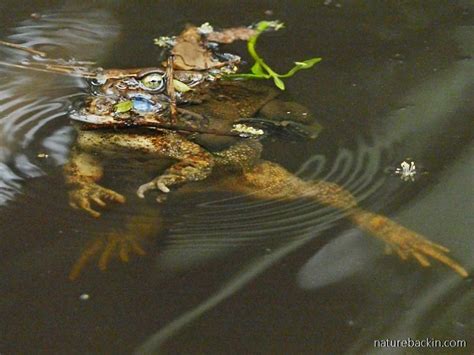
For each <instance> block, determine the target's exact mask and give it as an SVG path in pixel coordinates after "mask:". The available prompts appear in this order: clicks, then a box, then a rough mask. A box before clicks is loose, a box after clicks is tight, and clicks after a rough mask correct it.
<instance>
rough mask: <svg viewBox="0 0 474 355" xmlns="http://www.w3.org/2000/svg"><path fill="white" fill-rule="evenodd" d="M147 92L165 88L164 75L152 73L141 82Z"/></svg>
mask: <svg viewBox="0 0 474 355" xmlns="http://www.w3.org/2000/svg"><path fill="white" fill-rule="evenodd" d="M140 82H141V83H142V85H143V88H144V89H145V90H153V91H156V90H161V89H163V87H164V86H165V80H164V78H163V75H161V74H157V73H152V74H148V75H147V76H145V77H144V78H143V79H141V80H140Z"/></svg>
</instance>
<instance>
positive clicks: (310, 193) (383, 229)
mask: <svg viewBox="0 0 474 355" xmlns="http://www.w3.org/2000/svg"><path fill="white" fill-rule="evenodd" d="M232 179H234V178H230V180H229V181H227V182H225V183H224V184H225V185H226V186H227V187H228V188H231V189H233V190H239V191H241V192H245V193H250V194H252V195H253V196H255V197H257V198H262V199H286V200H288V199H298V198H302V197H303V198H310V199H313V200H315V201H317V202H318V203H321V204H324V205H328V206H331V207H334V208H338V209H342V210H345V212H346V213H347V214H346V217H347V218H348V219H349V220H351V221H352V222H353V223H355V224H356V225H357V226H359V227H360V228H362V229H364V230H366V231H368V232H370V234H372V235H374V236H376V237H377V238H379V239H381V240H383V241H384V242H385V243H387V245H388V246H389V247H390V248H391V249H393V250H395V252H397V254H398V255H399V256H400V257H401V258H402V259H404V260H405V259H408V258H410V257H411V258H414V259H416V260H417V261H418V262H419V263H420V264H421V265H422V266H424V267H428V266H430V261H429V258H431V259H435V260H438V261H439V262H441V263H443V264H445V265H447V266H448V267H450V268H451V269H453V270H454V271H456V272H457V273H458V274H459V275H461V276H463V277H467V276H468V273H467V271H466V270H465V269H464V268H463V267H462V266H461V265H460V264H458V263H457V262H456V261H454V260H453V259H451V258H449V257H448V256H447V255H446V254H447V253H448V252H449V250H448V249H446V248H445V247H443V246H441V245H438V244H436V243H432V242H430V241H429V240H427V239H426V238H424V237H423V236H422V235H420V234H418V233H416V232H414V231H412V230H410V229H408V228H405V227H403V226H401V225H399V224H397V223H396V222H394V221H392V220H390V219H389V218H387V217H384V216H382V215H378V214H375V213H371V212H368V211H365V210H363V209H361V208H359V207H358V206H357V202H356V199H355V197H354V196H353V195H352V194H351V193H349V192H348V191H346V190H344V189H343V188H342V187H340V186H338V185H336V184H334V183H330V182H325V181H317V182H306V181H303V180H301V179H299V178H298V177H296V176H294V175H293V174H291V173H290V172H288V171H287V170H285V169H284V168H283V167H281V166H280V165H278V164H275V163H271V162H268V161H263V162H261V163H259V164H257V165H256V166H255V167H254V168H252V169H250V170H247V171H245V172H244V173H243V175H242V176H241V177H240V180H241V181H231V180H232Z"/></svg>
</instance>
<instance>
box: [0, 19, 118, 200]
mask: <svg viewBox="0 0 474 355" xmlns="http://www.w3.org/2000/svg"><path fill="white" fill-rule="evenodd" d="M117 34H118V27H117V26H116V25H115V24H114V22H113V19H112V17H111V16H110V14H108V13H105V12H101V11H97V10H95V11H94V12H87V13H84V12H82V13H81V12H72V11H56V12H53V13H49V14H44V15H42V16H41V18H40V19H28V20H25V21H23V22H21V23H20V24H19V25H18V26H17V27H15V28H13V29H12V34H11V35H9V36H8V37H7V38H2V39H3V40H6V41H8V42H12V43H17V44H20V45H22V46H25V47H29V48H34V49H37V50H41V51H44V52H46V53H47V54H48V57H50V58H55V59H60V58H62V59H65V60H71V59H73V58H75V57H76V58H78V59H80V60H91V59H93V60H97V59H99V58H100V55H101V54H103V53H104V52H105V51H106V49H107V44H109V43H110V41H111V40H112V39H113V38H115V37H116V36H117ZM41 60H44V59H42V58H37V57H32V56H31V55H30V54H29V53H27V52H23V51H20V50H16V49H11V48H6V47H1V48H0V62H1V63H3V65H0V83H1V85H0V172H1V174H0V205H5V204H6V203H7V202H8V201H9V200H11V199H12V198H13V197H14V196H15V195H16V194H17V193H19V192H20V191H21V186H22V182H23V181H24V180H25V179H28V178H33V177H38V176H41V175H43V173H44V172H43V170H44V169H43V168H42V165H43V164H45V162H44V159H43V160H42V158H40V157H43V158H47V159H48V161H47V164H48V166H51V165H58V164H63V163H64V160H65V157H66V155H67V151H68V146H69V144H70V141H71V134H72V131H71V129H70V128H69V127H68V125H69V122H68V119H67V117H66V113H67V111H68V107H69V105H70V102H71V99H72V98H74V97H75V96H77V95H81V88H83V86H84V83H83V81H82V80H80V79H77V78H73V77H67V76H62V75H56V74H51V73H41V72H36V71H29V70H25V69H13V68H12V67H10V66H8V64H22V63H25V62H31V61H41Z"/></svg>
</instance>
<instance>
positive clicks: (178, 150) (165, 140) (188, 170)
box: [137, 133, 214, 202]
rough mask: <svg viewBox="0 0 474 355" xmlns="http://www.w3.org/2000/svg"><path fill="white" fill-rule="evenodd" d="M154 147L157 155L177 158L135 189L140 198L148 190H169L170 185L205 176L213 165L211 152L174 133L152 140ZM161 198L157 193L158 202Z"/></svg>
mask: <svg viewBox="0 0 474 355" xmlns="http://www.w3.org/2000/svg"><path fill="white" fill-rule="evenodd" d="M152 142H153V145H154V149H155V150H156V152H157V153H158V154H159V155H162V156H165V157H168V158H173V159H176V160H178V162H177V163H175V164H173V165H172V166H170V167H169V168H168V169H166V171H165V172H164V173H163V174H161V175H159V176H157V177H156V178H154V179H153V180H151V181H150V182H148V183H146V184H143V185H141V186H140V187H139V188H138V190H137V195H138V197H140V198H144V197H145V193H146V192H148V191H150V190H159V191H161V192H162V193H165V194H166V193H168V192H170V187H172V186H176V185H180V184H184V183H186V182H191V181H199V180H204V179H205V178H207V177H208V176H209V175H210V174H211V171H212V168H213V166H214V159H213V157H212V154H211V153H209V152H207V151H206V150H205V149H204V148H202V147H201V146H200V145H198V144H196V143H193V142H191V141H189V140H187V139H186V138H184V137H182V136H181V135H179V134H176V133H167V134H165V135H163V136H161V137H160V138H159V139H154V140H152ZM162 200H163V195H159V196H158V198H157V201H158V202H161V201H162Z"/></svg>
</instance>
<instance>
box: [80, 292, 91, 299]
mask: <svg viewBox="0 0 474 355" xmlns="http://www.w3.org/2000/svg"><path fill="white" fill-rule="evenodd" d="M89 298H90V296H89V294H87V293H83V294H82V295H80V296H79V299H80V300H81V301H87V300H89Z"/></svg>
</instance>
